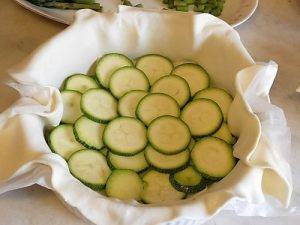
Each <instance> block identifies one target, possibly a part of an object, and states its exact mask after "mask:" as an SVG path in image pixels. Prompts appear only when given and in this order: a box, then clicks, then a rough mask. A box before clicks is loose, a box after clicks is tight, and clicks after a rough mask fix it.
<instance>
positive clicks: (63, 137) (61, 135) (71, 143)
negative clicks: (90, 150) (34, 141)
mask: <svg viewBox="0 0 300 225" xmlns="http://www.w3.org/2000/svg"><path fill="white" fill-rule="evenodd" d="M49 146H50V148H51V150H52V151H53V152H55V153H57V154H59V155H60V156H61V157H63V158H64V159H66V160H67V159H68V158H69V157H70V155H71V154H73V153H74V152H77V151H79V150H81V149H84V147H83V146H82V145H81V144H80V143H79V142H77V141H76V139H75V136H74V133H73V127H72V125H71V124H62V125H59V126H57V127H55V128H54V129H53V130H52V131H51V133H50V135H49Z"/></svg>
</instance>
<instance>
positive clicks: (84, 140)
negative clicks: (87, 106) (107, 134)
mask: <svg viewBox="0 0 300 225" xmlns="http://www.w3.org/2000/svg"><path fill="white" fill-rule="evenodd" d="M104 128H105V124H101V123H97V122H95V121H93V120H90V119H88V118H87V117H85V116H82V117H80V118H79V119H78V120H76V122H75V124H74V127H73V131H74V135H75V138H76V140H77V141H78V142H79V143H81V144H82V145H83V146H84V147H86V148H89V149H97V150H100V149H101V148H103V147H104V143H103V141H102V136H103V132H104Z"/></svg>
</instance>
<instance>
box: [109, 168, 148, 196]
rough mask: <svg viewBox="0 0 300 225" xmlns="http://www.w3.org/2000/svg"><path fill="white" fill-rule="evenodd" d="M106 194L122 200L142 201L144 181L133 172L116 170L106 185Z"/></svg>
mask: <svg viewBox="0 0 300 225" xmlns="http://www.w3.org/2000/svg"><path fill="white" fill-rule="evenodd" d="M105 190H106V194H107V196H109V197H113V198H118V199H121V200H137V201H138V200H140V199H141V194H142V191H143V181H142V179H141V178H140V177H139V175H138V174H137V173H136V172H134V171H132V170H114V171H113V172H112V173H111V175H110V176H109V178H108V180H107V183H106V188H105Z"/></svg>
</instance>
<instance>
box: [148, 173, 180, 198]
mask: <svg viewBox="0 0 300 225" xmlns="http://www.w3.org/2000/svg"><path fill="white" fill-rule="evenodd" d="M169 176H170V175H169V174H166V173H160V172H157V171H155V170H149V171H148V172H146V173H145V175H144V176H143V178H142V179H143V181H144V190H143V192H142V201H143V202H145V203H170V202H175V201H177V200H180V199H183V198H184V197H185V193H182V192H180V191H177V190H176V189H175V188H174V187H173V186H172V185H171V183H170V181H169Z"/></svg>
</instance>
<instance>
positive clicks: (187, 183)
mask: <svg viewBox="0 0 300 225" xmlns="http://www.w3.org/2000/svg"><path fill="white" fill-rule="evenodd" d="M170 182H171V184H172V185H173V187H174V188H175V189H176V190H177V191H181V192H184V193H187V194H192V193H196V192H199V191H201V190H203V189H204V188H206V182H205V180H204V178H203V177H202V176H201V174H199V173H198V172H197V171H196V170H195V169H194V168H193V167H192V166H189V167H187V168H186V169H184V170H182V171H179V172H177V173H172V174H171V175H170Z"/></svg>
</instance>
